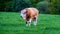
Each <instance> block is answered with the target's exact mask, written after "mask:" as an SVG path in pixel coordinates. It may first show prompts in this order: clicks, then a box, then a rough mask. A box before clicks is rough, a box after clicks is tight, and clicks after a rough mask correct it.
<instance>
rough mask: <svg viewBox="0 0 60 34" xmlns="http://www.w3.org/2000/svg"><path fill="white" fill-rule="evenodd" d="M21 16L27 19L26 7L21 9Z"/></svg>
mask: <svg viewBox="0 0 60 34" xmlns="http://www.w3.org/2000/svg"><path fill="white" fill-rule="evenodd" d="M20 15H21V17H22V18H23V19H26V18H25V16H26V10H25V9H24V10H21V14H20Z"/></svg>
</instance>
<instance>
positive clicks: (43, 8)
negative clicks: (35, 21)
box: [37, 1, 49, 13]
mask: <svg viewBox="0 0 60 34" xmlns="http://www.w3.org/2000/svg"><path fill="white" fill-rule="evenodd" d="M48 8H49V3H48V2H47V1H41V2H39V3H37V9H38V10H39V13H49V12H48Z"/></svg>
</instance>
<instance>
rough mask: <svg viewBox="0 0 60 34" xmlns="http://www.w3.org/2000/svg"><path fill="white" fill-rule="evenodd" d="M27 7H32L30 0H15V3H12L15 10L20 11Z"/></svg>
mask: <svg viewBox="0 0 60 34" xmlns="http://www.w3.org/2000/svg"><path fill="white" fill-rule="evenodd" d="M27 7H31V2H30V0H13V4H12V10H13V11H20V10H22V9H24V8H27Z"/></svg>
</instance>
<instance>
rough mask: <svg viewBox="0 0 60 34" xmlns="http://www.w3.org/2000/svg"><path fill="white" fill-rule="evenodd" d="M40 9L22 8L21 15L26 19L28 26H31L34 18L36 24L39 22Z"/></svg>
mask: <svg viewBox="0 0 60 34" xmlns="http://www.w3.org/2000/svg"><path fill="white" fill-rule="evenodd" d="M38 13H39V11H38V10H37V9H36V8H25V9H23V10H21V13H20V15H21V17H22V18H23V19H24V20H26V26H30V23H31V21H32V20H33V22H34V23H33V24H34V26H36V24H37V19H38Z"/></svg>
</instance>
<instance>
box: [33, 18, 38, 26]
mask: <svg viewBox="0 0 60 34" xmlns="http://www.w3.org/2000/svg"><path fill="white" fill-rule="evenodd" d="M33 22H34V26H36V24H37V18H36V17H35V18H34V19H33Z"/></svg>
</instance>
